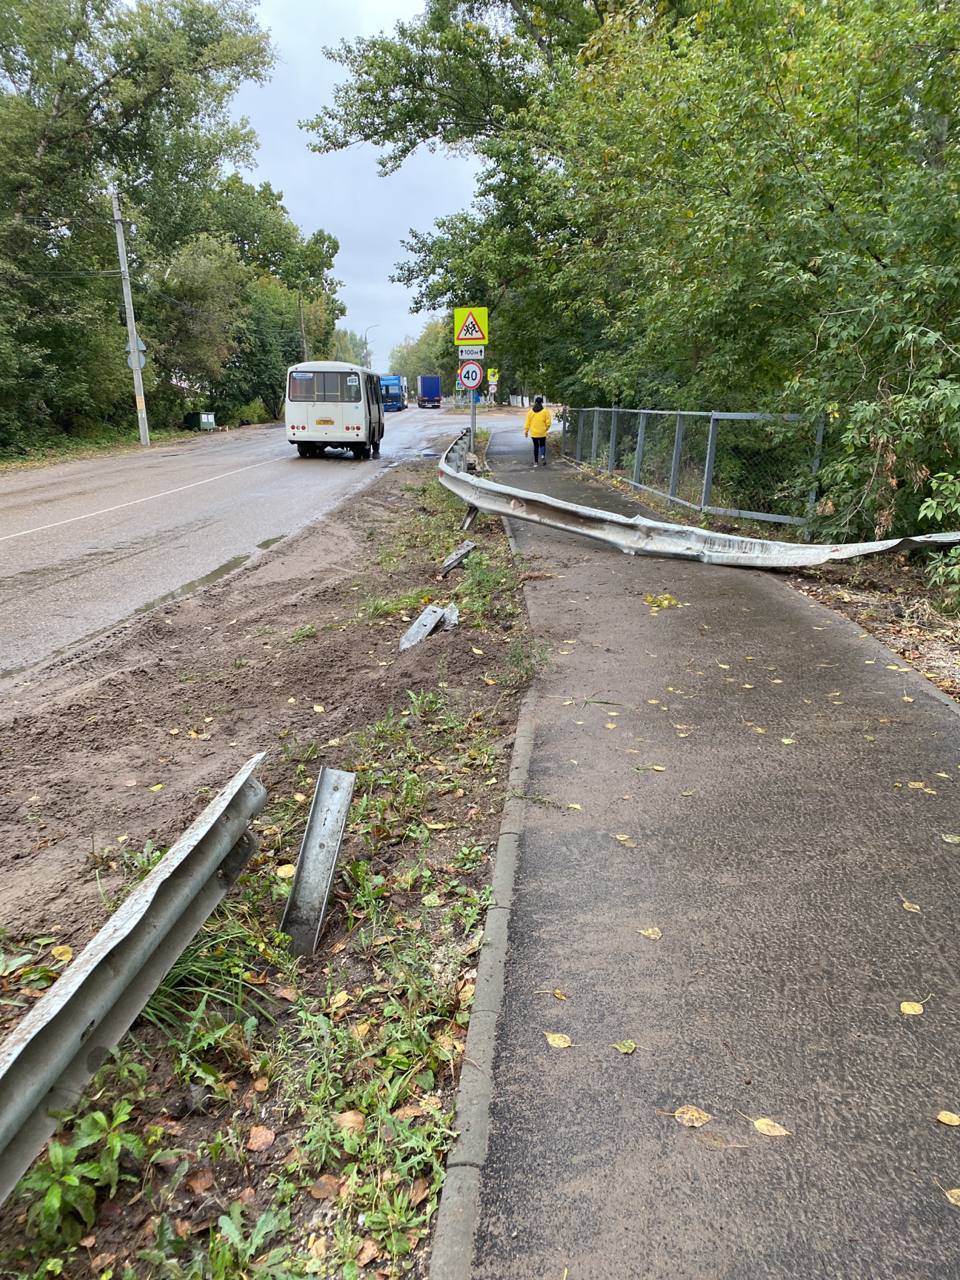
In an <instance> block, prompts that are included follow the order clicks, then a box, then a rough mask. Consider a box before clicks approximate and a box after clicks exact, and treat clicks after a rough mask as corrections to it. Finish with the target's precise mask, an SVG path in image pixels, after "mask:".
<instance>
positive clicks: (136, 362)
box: [110, 187, 150, 449]
mask: <svg viewBox="0 0 960 1280" xmlns="http://www.w3.org/2000/svg"><path fill="white" fill-rule="evenodd" d="M110 200H111V202H112V204H113V227H114V230H115V231H116V233H117V253H118V255H119V257H120V283H121V285H122V286H123V309H124V312H125V313H126V317H127V342H128V345H129V347H130V362H129V363H130V368H131V369H132V370H133V392H134V397H135V399H136V402H137V425H138V426H139V428H140V443H141V444H142V445H143V447H144V448H145V449H147V448H149V446H150V428H149V426H148V425H147V402H146V400H145V399H144V396H143V373H142V371H141V369H140V343H139V341H138V339H137V318H136V316H135V315H134V313H133V294H132V293H131V291H130V270H129V268H128V266H127V243H126V240H125V239H124V235H123V219H122V218H121V217H120V197H119V196H118V195H117V189H116V187H111V188H110Z"/></svg>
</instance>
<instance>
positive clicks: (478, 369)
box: [460, 360, 483, 391]
mask: <svg viewBox="0 0 960 1280" xmlns="http://www.w3.org/2000/svg"><path fill="white" fill-rule="evenodd" d="M460 381H461V382H462V383H463V385H464V387H466V389H467V390H468V391H476V390H477V388H478V387H479V386H480V383H481V382H482V381H483V365H482V364H478V362H477V361H476V360H468V361H467V362H466V363H465V364H462V365H461V366H460Z"/></svg>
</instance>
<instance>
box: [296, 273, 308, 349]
mask: <svg viewBox="0 0 960 1280" xmlns="http://www.w3.org/2000/svg"><path fill="white" fill-rule="evenodd" d="M297 309H298V311H299V313H300V350H301V352H302V353H303V359H304V360H309V358H310V357H309V356H308V355H307V331H306V329H305V328H304V327H303V294H302V293H301V292H300V290H299V289H298V290H297Z"/></svg>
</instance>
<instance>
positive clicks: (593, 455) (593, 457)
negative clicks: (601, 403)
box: [590, 409, 600, 466]
mask: <svg viewBox="0 0 960 1280" xmlns="http://www.w3.org/2000/svg"><path fill="white" fill-rule="evenodd" d="M599 443H600V410H599V409H594V411H593V443H592V444H591V446H590V462H591V465H593V466H596V465H597V446H598V445H599Z"/></svg>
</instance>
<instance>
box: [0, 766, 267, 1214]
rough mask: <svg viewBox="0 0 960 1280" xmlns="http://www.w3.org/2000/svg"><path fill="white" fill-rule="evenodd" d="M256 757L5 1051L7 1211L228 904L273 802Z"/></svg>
mask: <svg viewBox="0 0 960 1280" xmlns="http://www.w3.org/2000/svg"><path fill="white" fill-rule="evenodd" d="M262 760H263V755H262V754H261V755H257V756H254V757H253V759H252V760H248V761H247V763H246V764H245V765H244V766H243V768H242V769H241V770H240V771H239V772H238V773H237V774H236V775H235V776H234V777H233V778H232V779H231V780H230V782H229V783H228V784H227V786H226V787H225V788H224V789H223V791H221V792H220V794H219V795H218V796H217V797H216V798H215V799H214V800H211V802H210V803H209V804H208V805H207V807H206V808H205V809H204V811H203V813H201V814H200V816H199V818H197V820H196V821H195V822H194V823H192V824H191V826H190V827H188V829H187V830H186V831H185V832H184V833H183V835H182V836H181V837H180V839H179V840H177V842H176V843H175V844H174V845H172V846H171V848H170V849H169V850H168V852H167V853H166V854H165V855H164V857H163V858H161V859H160V861H159V862H158V863H157V865H156V866H155V867H154V868H153V870H152V871H151V872H150V874H149V875H148V876H147V877H146V878H145V879H144V880H143V881H142V882H141V883H140V884H138V885H137V886H136V888H134V889H133V890H132V891H131V893H130V894H129V895H128V897H127V898H126V899H125V900H124V901H123V903H121V905H120V906H119V907H118V908H117V910H116V911H115V912H114V913H113V915H112V916H111V917H110V919H109V920H108V921H107V923H106V924H105V925H104V926H103V928H102V929H101V930H100V931H99V933H97V935H96V936H95V937H94V938H93V939H92V940H91V941H90V942H89V943H88V944H87V945H86V946H85V947H84V948H83V950H82V951H81V952H80V954H79V955H78V956H77V957H76V958H75V959H74V960H73V962H72V964H70V965H69V966H68V968H67V969H66V970H65V971H64V972H63V974H62V976H61V977H60V978H59V980H58V981H57V983H56V984H55V985H54V986H53V987H51V988H50V990H49V991H47V992H46V993H45V994H44V995H43V996H42V997H41V998H40V999H39V1000H38V1001H37V1003H36V1004H35V1005H34V1006H33V1008H32V1009H31V1010H30V1011H29V1012H28V1013H27V1014H26V1015H25V1016H24V1017H23V1018H22V1019H21V1021H20V1022H19V1023H18V1024H17V1025H16V1027H15V1028H14V1029H13V1031H12V1032H11V1033H10V1035H9V1036H7V1038H6V1039H5V1040H4V1041H3V1043H2V1044H0V1203H2V1201H3V1200H4V1199H5V1198H6V1197H7V1196H8V1195H9V1193H10V1191H11V1190H12V1189H13V1187H14V1186H15V1185H16V1183H17V1181H18V1180H19V1178H20V1176H21V1175H22V1174H23V1173H24V1171H25V1170H26V1169H27V1168H28V1167H29V1165H30V1163H31V1162H32V1161H33V1159H34V1157H35V1156H36V1155H37V1153H38V1152H39V1151H40V1149H41V1148H42V1147H43V1144H44V1143H45V1142H46V1140H47V1139H48V1138H49V1137H50V1135H51V1134H52V1133H54V1132H55V1130H56V1128H57V1120H56V1119H55V1118H54V1117H53V1115H52V1113H53V1112H56V1111H64V1110H68V1109H69V1108H70V1107H71V1106H72V1105H73V1104H74V1103H75V1102H76V1100H77V1099H78V1098H79V1097H80V1095H81V1094H82V1092H83V1090H84V1088H85V1087H86V1085H87V1082H88V1081H89V1080H90V1077H91V1076H92V1075H93V1074H94V1073H95V1072H96V1071H97V1070H99V1068H100V1067H101V1066H102V1065H103V1063H104V1061H105V1060H106V1059H107V1057H108V1056H109V1054H110V1050H111V1049H112V1048H113V1047H114V1046H115V1045H117V1044H118V1043H119V1042H120V1040H121V1038H122V1037H123V1035H124V1034H125V1033H126V1031H127V1030H128V1029H129V1027H130V1026H131V1024H132V1023H133V1022H134V1021H135V1020H136V1018H137V1017H138V1015H139V1014H140V1012H141V1010H142V1009H143V1007H144V1005H145V1004H146V1003H147V1001H148V1000H149V999H150V997H151V996H152V995H153V993H154V991H155V990H156V989H157V987H158V986H159V985H160V983H161V982H162V981H163V979H164V978H165V977H166V974H167V972H168V971H169V969H170V968H171V966H172V965H173V963H174V961H175V960H176V959H177V958H178V957H179V956H180V954H181V952H182V951H183V949H184V947H185V946H186V945H187V943H188V942H189V941H190V939H191V938H192V937H193V936H194V934H195V933H196V932H197V931H198V930H199V929H200V927H201V926H202V925H203V923H204V921H205V920H206V919H207V917H208V916H209V915H210V913H211V911H213V909H214V908H215V907H216V906H218V905H219V903H220V902H221V901H222V900H223V899H224V898H225V897H226V895H227V892H228V890H229V889H230V887H231V886H232V885H233V883H234V882H235V881H236V879H237V877H238V876H239V875H240V872H241V871H242V870H243V867H244V866H245V864H246V863H247V861H248V860H249V858H250V856H251V854H252V853H253V852H254V851H255V850H256V841H255V840H254V839H253V837H252V836H251V835H250V834H249V832H248V831H247V827H248V824H249V823H250V820H251V819H252V818H253V817H255V816H256V814H258V813H259V812H260V810H261V809H262V808H263V806H264V804H265V802H266V798H267V793H266V791H265V790H264V788H263V786H262V785H261V784H260V782H259V781H258V780H257V779H256V778H255V777H254V771H255V770H256V769H257V767H258V766H259V765H260V763H261V761H262Z"/></svg>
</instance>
